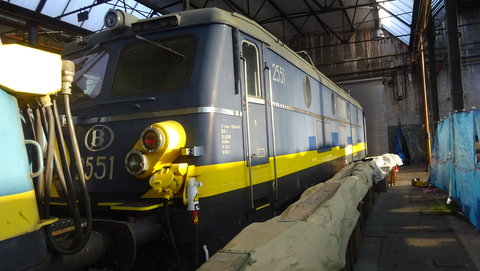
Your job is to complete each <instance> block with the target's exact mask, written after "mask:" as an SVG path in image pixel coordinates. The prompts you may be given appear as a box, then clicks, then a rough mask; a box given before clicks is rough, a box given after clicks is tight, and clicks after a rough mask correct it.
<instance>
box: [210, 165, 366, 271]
mask: <svg viewBox="0 0 480 271" xmlns="http://www.w3.org/2000/svg"><path fill="white" fill-rule="evenodd" d="M373 171H374V165H373V163H372V162H357V163H352V164H350V165H348V166H346V167H344V168H343V169H342V170H341V171H340V172H339V173H337V174H336V175H335V176H334V177H333V178H332V179H330V180H328V181H327V182H325V183H320V184H318V185H316V186H313V187H311V188H309V189H308V190H307V191H305V192H304V193H303V195H302V196H301V198H300V199H299V200H298V201H297V202H295V203H294V204H292V205H291V206H290V207H289V208H288V209H287V210H285V211H284V212H283V213H282V214H281V215H279V216H277V217H274V218H272V219H270V220H268V221H266V222H263V223H253V224H250V225H249V226H248V227H246V228H245V229H244V230H243V231H242V232H241V233H240V234H238V235H237V236H236V237H235V238H234V239H233V240H231V241H230V242H229V243H228V244H227V245H226V246H225V248H224V249H223V250H221V251H220V252H219V253H222V252H224V254H225V253H236V254H238V253H250V258H251V261H250V263H249V264H246V265H245V267H244V268H245V269H244V270H340V269H342V268H343V266H344V265H345V251H346V249H347V244H348V239H349V237H350V235H351V233H352V231H353V229H354V227H355V225H356V223H357V220H358V217H359V215H360V214H359V212H358V210H357V205H358V203H359V202H360V201H361V200H362V198H363V197H364V196H365V194H366V193H367V191H368V190H369V188H370V187H371V186H372V183H373ZM219 253H217V254H219ZM215 256H216V255H214V256H213V257H212V259H211V260H210V261H209V262H207V263H206V264H204V265H203V266H202V267H201V268H200V270H213V269H215V268H216V267H217V268H218V267H219V265H215V263H214V260H215V259H214V258H215ZM212 260H213V261H212ZM225 261H228V260H225V258H223V259H222V263H221V264H223V265H222V266H225V264H226V262H225ZM229 267H232V265H229ZM242 268H243V266H242ZM224 270H225V269H224ZM229 270H242V269H238V268H231V269H229Z"/></svg>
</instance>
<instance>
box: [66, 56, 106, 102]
mask: <svg viewBox="0 0 480 271" xmlns="http://www.w3.org/2000/svg"><path fill="white" fill-rule="evenodd" d="M93 49H95V47H94V48H93ZM109 56H110V54H109V53H108V52H107V51H105V50H90V51H87V53H86V54H85V55H83V56H80V57H78V58H76V59H73V62H75V77H74V79H73V84H72V101H73V102H75V101H79V100H84V99H87V98H91V99H93V98H95V97H97V96H98V95H99V94H100V91H101V90H102V84H103V79H104V78H105V71H106V69H107V63H108V59H109Z"/></svg>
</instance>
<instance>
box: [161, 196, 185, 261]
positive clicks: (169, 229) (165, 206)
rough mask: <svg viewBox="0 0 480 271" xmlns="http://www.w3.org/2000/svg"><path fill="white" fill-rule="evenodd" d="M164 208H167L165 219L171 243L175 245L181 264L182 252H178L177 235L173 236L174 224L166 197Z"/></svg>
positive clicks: (174, 250)
mask: <svg viewBox="0 0 480 271" xmlns="http://www.w3.org/2000/svg"><path fill="white" fill-rule="evenodd" d="M163 206H164V208H163V209H164V210H165V219H166V223H167V231H168V237H169V239H170V244H171V245H172V247H173V252H174V253H175V258H176V260H177V263H178V264H181V262H182V258H181V257H180V253H179V252H178V248H177V244H176V243H175V237H174V236H173V230H172V224H171V222H170V212H169V211H168V200H167V199H166V200H165V201H164V202H163Z"/></svg>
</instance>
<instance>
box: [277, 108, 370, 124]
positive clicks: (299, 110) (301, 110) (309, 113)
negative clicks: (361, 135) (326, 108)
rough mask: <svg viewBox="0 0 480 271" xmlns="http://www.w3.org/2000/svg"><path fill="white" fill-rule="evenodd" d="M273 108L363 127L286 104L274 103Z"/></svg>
mask: <svg viewBox="0 0 480 271" xmlns="http://www.w3.org/2000/svg"><path fill="white" fill-rule="evenodd" d="M273 107H276V108H280V109H283V110H287V111H292V112H296V113H300V114H305V115H308V116H312V117H315V118H317V119H321V120H329V121H336V122H338V123H342V124H347V125H351V126H357V127H362V126H361V125H359V124H356V123H351V122H348V121H344V120H339V119H334V118H330V117H325V116H322V115H320V114H317V113H313V112H311V111H306V110H303V109H300V108H296V107H293V106H290V105H285V104H281V103H277V102H273Z"/></svg>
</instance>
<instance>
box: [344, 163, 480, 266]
mask: <svg viewBox="0 0 480 271" xmlns="http://www.w3.org/2000/svg"><path fill="white" fill-rule="evenodd" d="M413 178H421V179H426V178H427V172H426V171H425V167H424V166H423V167H405V166H404V167H400V171H399V174H398V181H397V183H396V186H394V187H390V188H389V190H388V192H385V193H380V194H379V195H378V196H377V197H376V199H375V204H374V206H373V209H372V212H371V213H370V215H369V216H368V218H367V219H366V221H365V224H364V228H363V239H362V244H361V246H360V252H359V256H358V260H357V263H356V264H355V266H354V269H353V270H354V271H366V270H402V271H403V270H405V271H415V270H422V271H427V270H480V233H479V232H477V231H476V230H475V228H474V227H473V226H472V225H471V224H469V223H468V222H465V221H464V220H462V219H460V218H459V217H458V216H455V215H454V214H453V213H452V212H451V211H450V209H449V208H447V206H446V205H445V201H446V197H447V196H446V195H445V194H443V193H427V192H425V191H424V190H423V189H422V188H418V187H414V186H412V185H411V179H413Z"/></svg>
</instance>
